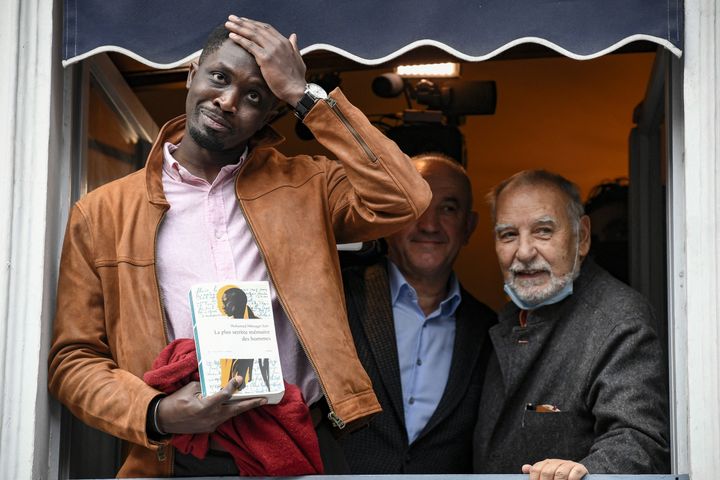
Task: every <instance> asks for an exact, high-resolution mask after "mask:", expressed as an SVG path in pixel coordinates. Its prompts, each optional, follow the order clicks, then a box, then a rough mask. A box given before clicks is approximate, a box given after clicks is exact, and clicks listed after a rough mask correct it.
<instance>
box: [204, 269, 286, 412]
mask: <svg viewBox="0 0 720 480" xmlns="http://www.w3.org/2000/svg"><path fill="white" fill-rule="evenodd" d="M190 310H191V312H192V322H193V334H194V336H195V350H196V352H197V359H198V372H199V374H200V387H201V389H202V395H203V396H204V397H207V396H209V395H212V394H213V393H216V392H219V391H220V390H221V389H222V388H224V387H225V386H226V385H227V383H228V382H229V381H230V379H232V378H233V377H234V376H235V375H239V376H241V377H242V378H243V379H244V382H243V384H242V386H241V387H240V389H238V390H237V391H236V392H235V393H234V394H233V397H232V399H233V400H240V399H245V398H253V397H265V398H267V400H268V403H269V404H276V403H279V402H280V400H282V397H283V394H284V392H285V384H284V382H283V376H282V368H281V367H280V355H279V353H278V344H277V337H276V335H275V321H274V319H273V311H272V302H271V298H270V286H269V284H268V282H266V281H260V282H240V281H237V282H235V281H233V282H222V283H204V284H200V285H195V286H193V287H192V288H191V289H190Z"/></svg>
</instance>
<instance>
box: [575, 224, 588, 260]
mask: <svg viewBox="0 0 720 480" xmlns="http://www.w3.org/2000/svg"><path fill="white" fill-rule="evenodd" d="M578 235H579V236H580V238H579V239H578V256H579V257H580V258H585V257H586V256H587V254H588V252H589V251H590V217H588V216H587V215H583V216H582V217H580V231H579V232H578Z"/></svg>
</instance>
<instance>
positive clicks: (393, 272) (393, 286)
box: [388, 259, 462, 316]
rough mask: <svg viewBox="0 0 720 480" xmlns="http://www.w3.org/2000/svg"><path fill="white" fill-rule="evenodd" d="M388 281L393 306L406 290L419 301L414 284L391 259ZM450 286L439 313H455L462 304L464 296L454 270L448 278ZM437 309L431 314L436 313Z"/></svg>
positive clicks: (447, 314) (400, 299)
mask: <svg viewBox="0 0 720 480" xmlns="http://www.w3.org/2000/svg"><path fill="white" fill-rule="evenodd" d="M388 281H389V283H390V299H391V301H392V304H393V306H394V305H395V304H396V303H397V302H398V301H403V300H402V297H401V296H402V294H403V293H405V292H411V294H412V295H413V298H414V299H415V301H417V292H416V291H415V289H414V288H413V286H412V285H410V284H409V283H408V281H407V280H405V276H404V275H403V274H402V272H400V269H399V268H398V267H397V265H395V264H394V263H393V262H392V261H391V260H389V259H388ZM448 283H449V286H450V288H449V289H448V294H447V295H446V296H445V299H444V300H443V301H442V302H440V306H439V308H438V310H439V313H440V314H441V315H445V316H450V315H454V314H455V310H457V307H458V305H460V300H461V299H462V296H461V294H460V282H458V279H457V276H456V275H455V272H452V273H451V274H450V279H449V280H448ZM438 310H436V311H435V312H433V313H432V314H431V315H434V314H435V313H436V312H438Z"/></svg>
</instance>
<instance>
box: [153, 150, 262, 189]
mask: <svg viewBox="0 0 720 480" xmlns="http://www.w3.org/2000/svg"><path fill="white" fill-rule="evenodd" d="M177 149H178V145H174V144H172V143H170V142H165V144H164V145H163V171H164V172H165V173H166V174H167V175H169V176H170V178H172V179H173V180H176V181H178V182H187V181H189V180H197V177H196V176H195V175H193V174H192V173H190V172H189V171H188V170H187V169H186V168H185V167H183V166H182V165H180V162H178V161H177V160H175V157H173V153H175V150H177ZM247 154H248V147H247V146H246V147H245V150H244V151H243V153H242V155H240V158H239V159H238V161H237V163H233V164H231V165H225V166H224V167H222V168H221V169H220V173H219V174H218V178H217V179H216V180H215V181H216V182H217V181H219V180H222V179H224V178H226V177H232V176H233V175H235V172H237V171H238V169H239V168H240V167H242V164H243V163H244V162H245V159H246V158H247Z"/></svg>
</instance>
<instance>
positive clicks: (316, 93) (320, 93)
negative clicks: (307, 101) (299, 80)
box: [305, 83, 327, 99]
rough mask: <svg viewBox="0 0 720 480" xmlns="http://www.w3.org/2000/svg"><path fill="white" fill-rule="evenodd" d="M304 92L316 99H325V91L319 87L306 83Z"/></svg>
mask: <svg viewBox="0 0 720 480" xmlns="http://www.w3.org/2000/svg"><path fill="white" fill-rule="evenodd" d="M305 91H306V92H307V93H309V94H310V95H312V96H313V97H315V98H317V99H324V98H327V93H325V90H323V88H322V87H321V86H320V85H316V84H314V83H308V84H307V87H305Z"/></svg>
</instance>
